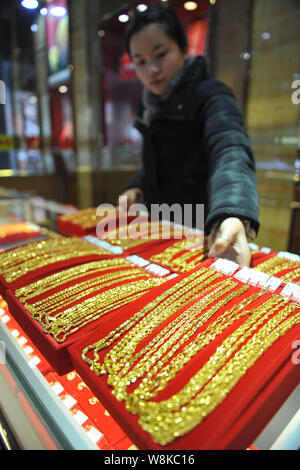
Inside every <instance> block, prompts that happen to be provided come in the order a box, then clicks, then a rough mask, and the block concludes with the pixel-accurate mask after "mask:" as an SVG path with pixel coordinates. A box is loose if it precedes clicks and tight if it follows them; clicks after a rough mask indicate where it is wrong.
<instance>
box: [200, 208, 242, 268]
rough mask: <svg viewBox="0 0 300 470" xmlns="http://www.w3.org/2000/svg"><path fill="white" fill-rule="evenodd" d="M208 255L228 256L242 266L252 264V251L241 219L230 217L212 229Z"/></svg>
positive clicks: (227, 257)
mask: <svg viewBox="0 0 300 470" xmlns="http://www.w3.org/2000/svg"><path fill="white" fill-rule="evenodd" d="M208 256H209V257H210V258H226V259H229V260H231V261H235V262H236V263H237V264H239V265H240V266H249V265H250V261H251V251H250V248H249V245H248V241H247V236H246V231H245V227H244V225H243V223H242V221H241V220H240V219H237V218H236V217H229V218H228V219H225V220H223V222H222V223H221V224H220V225H218V226H216V227H215V228H214V229H213V230H212V231H211V233H210V235H209V253H208Z"/></svg>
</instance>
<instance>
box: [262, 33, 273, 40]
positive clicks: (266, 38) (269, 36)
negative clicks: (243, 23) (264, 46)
mask: <svg viewBox="0 0 300 470" xmlns="http://www.w3.org/2000/svg"><path fill="white" fill-rule="evenodd" d="M261 37H262V38H263V39H264V40H266V41H267V40H268V39H270V38H271V34H270V33H268V32H267V31H265V32H264V33H262V35H261Z"/></svg>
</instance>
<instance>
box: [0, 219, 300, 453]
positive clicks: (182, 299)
mask: <svg viewBox="0 0 300 470" xmlns="http://www.w3.org/2000/svg"><path fill="white" fill-rule="evenodd" d="M77 220H78V217H77ZM143 224H144V228H145V227H146V225H145V224H146V222H145V221H144V222H143ZM94 228H95V227H94ZM76 230H77V228H76ZM118 230H119V229H118ZM156 230H157V227H156ZM158 230H159V232H160V233H162V232H163V231H164V230H165V227H159V229H158ZM176 230H177V229H176ZM176 230H174V231H173V232H172V234H173V235H174V233H175V232H176ZM68 235H69V237H72V236H73V234H72V233H70V234H68ZM190 235H191V234H190ZM193 235H194V239H192V238H191V237H190V238H189V239H186V240H182V239H181V240H180V241H178V240H175V239H172V237H171V239H169V240H168V241H166V240H163V243H162V242H161V241H160V240H159V239H158V240H156V241H155V240H153V239H152V240H150V241H149V242H148V241H147V238H146V237H145V239H144V240H143V242H142V243H141V242H140V241H134V240H131V241H130V242H129V241H128V240H125V241H124V238H123V237H121V240H120V239H119V238H118V237H116V232H114V237H115V238H114V237H112V239H110V240H109V241H108V240H104V239H103V240H101V239H99V237H97V236H96V233H95V232H93V231H92V230H91V231H89V234H88V235H87V236H85V237H84V238H83V239H81V240H80V237H79V238H77V241H76V242H75V244H79V245H80V246H81V244H83V245H84V246H85V245H86V244H87V243H90V246H91V250H92V252H93V256H96V259H92V258H90V259H85V258H84V259H83V260H81V261H80V262H79V261H78V256H77V257H76V253H75V252H74V259H73V258H72V256H71V254H70V256H69V257H68V263H69V264H68V266H62V265H59V264H57V265H55V269H54V268H53V265H51V262H50V263H48V258H47V256H48V257H49V256H50V255H51V256H54V257H55V256H56V255H55V254H54V252H52V248H50V245H51V243H52V244H53V242H51V241H50V242H49V237H47V236H46V235H45V236H44V237H43V241H42V242H35V241H33V240H31V241H28V240H27V243H26V245H25V246H24V247H23V248H22V249H21V250H19V251H18V249H17V248H16V247H15V248H13V249H12V250H11V251H8V252H7V253H8V254H7V253H5V251H7V250H6V249H5V248H4V253H3V255H2V261H3V263H2V265H1V273H0V274H1V279H0V281H1V289H2V294H3V297H4V298H3V299H2V300H1V306H0V347H1V349H0V353H1V356H0V362H1V363H2V364H1V366H0V381H1V384H0V385H1V386H0V411H1V415H0V419H1V416H2V417H3V420H2V421H3V423H1V427H0V431H1V432H2V434H1V433H0V436H1V435H2V442H3V446H4V447H5V445H7V442H8V440H9V436H12V437H11V441H14V442H12V444H10V443H8V447H14V446H18V447H20V448H27V449H28V448H42V449H102V450H128V449H130V450H133V449H137V448H139V449H145V450H148V451H149V450H155V449H158V450H162V451H164V450H169V451H172V450H179V449H181V450H185V449H186V450H188V449H194V450H196V449H247V448H258V449H298V448H299V447H300V433H299V429H300V411H299V403H300V385H299V382H300V369H299V367H300V353H299V349H300V328H299V327H300V292H299V281H300V273H299V265H300V263H299V261H300V260H299V257H297V256H296V255H293V254H291V253H285V252H280V253H276V252H274V251H272V250H270V249H266V248H264V247H258V246H255V245H253V244H252V245H251V250H252V264H251V267H250V268H242V269H241V268H240V267H239V266H237V265H235V263H232V262H229V261H226V260H222V259H220V260H210V259H206V257H205V254H206V248H205V242H203V239H202V244H201V237H200V238H199V237H198V235H199V234H193ZM58 240H59V239H58ZM67 240H68V241H67ZM71 240H72V238H64V237H63V238H62V239H61V241H58V242H55V243H54V245H56V246H57V247H60V246H63V245H65V244H66V243H67V244H68V243H69V242H70V241H71ZM36 243H38V245H39V246H40V247H42V251H41V261H43V262H44V261H46V263H45V266H46V270H45V269H44V270H42V271H39V269H41V265H40V262H39V256H40V255H39V254H36V253H38V252H35V251H34V250H33V247H36ZM83 245H82V246H83ZM47 246H48V252H47ZM74 246H75V245H74ZM44 247H45V250H46V251H45V252H43V250H44ZM51 247H52V245H51ZM104 247H105V248H104ZM96 248H99V251H97V249H96ZM62 251H63V252H64V256H66V252H65V250H62ZM105 251H107V253H106V255H105V256H104V257H103V258H102V259H99V256H98V254H99V253H101V256H102V255H103V253H105ZM32 253H35V254H34V256H33V255H32ZM47 253H48V254H47ZM70 253H71V252H70ZM14 254H16V256H14ZM17 254H18V256H17ZM0 256H1V255H0ZM51 256H50V257H51ZM59 256H60V255H59ZM100 258H101V257H100ZM59 259H60V258H59ZM16 260H17V261H16ZM31 260H33V261H31ZM49 260H50V258H49ZM70 260H71V262H70ZM72 260H73V261H72ZM114 263H116V265H115V266H114ZM118 263H120V265H119V266H118ZM19 272H20V273H21V274H20V275H19V274H18V273H19ZM22 276H23V278H22ZM24 276H25V277H24ZM139 283H141V287H140V291H138V290H137V289H139ZM146 284H147V285H146ZM130 289H131V290H130ZM132 289H133V291H132ZM131 295H132V297H131ZM66 332H68V335H69V336H70V338H68V339H67V340H66V339H65V336H64V334H65V333H66ZM61 334H62V336H60V335H61ZM58 351H63V355H57V353H58ZM53 354H54V355H56V356H55V357H56V359H55V360H53ZM156 397H158V400H157V399H156ZM16 410H17V411H16ZM5 427H8V428H9V429H7V431H6V430H5ZM24 430H26V431H24ZM10 433H11V434H10Z"/></svg>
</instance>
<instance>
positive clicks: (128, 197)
mask: <svg viewBox="0 0 300 470" xmlns="http://www.w3.org/2000/svg"><path fill="white" fill-rule="evenodd" d="M143 199H144V195H143V191H142V190H141V189H140V188H130V189H127V190H126V191H124V193H122V194H121V195H120V196H119V200H118V204H119V207H120V208H122V209H125V210H126V209H129V207H130V206H132V204H136V203H138V202H142V201H143Z"/></svg>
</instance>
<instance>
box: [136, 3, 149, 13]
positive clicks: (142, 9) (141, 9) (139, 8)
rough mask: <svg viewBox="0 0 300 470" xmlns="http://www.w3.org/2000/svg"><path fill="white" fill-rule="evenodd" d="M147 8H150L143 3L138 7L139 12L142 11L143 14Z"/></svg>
mask: <svg viewBox="0 0 300 470" xmlns="http://www.w3.org/2000/svg"><path fill="white" fill-rule="evenodd" d="M147 8H148V7H147V5H144V4H143V3H140V5H138V6H137V7H136V9H137V11H141V12H142V11H146V10H147Z"/></svg>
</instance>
